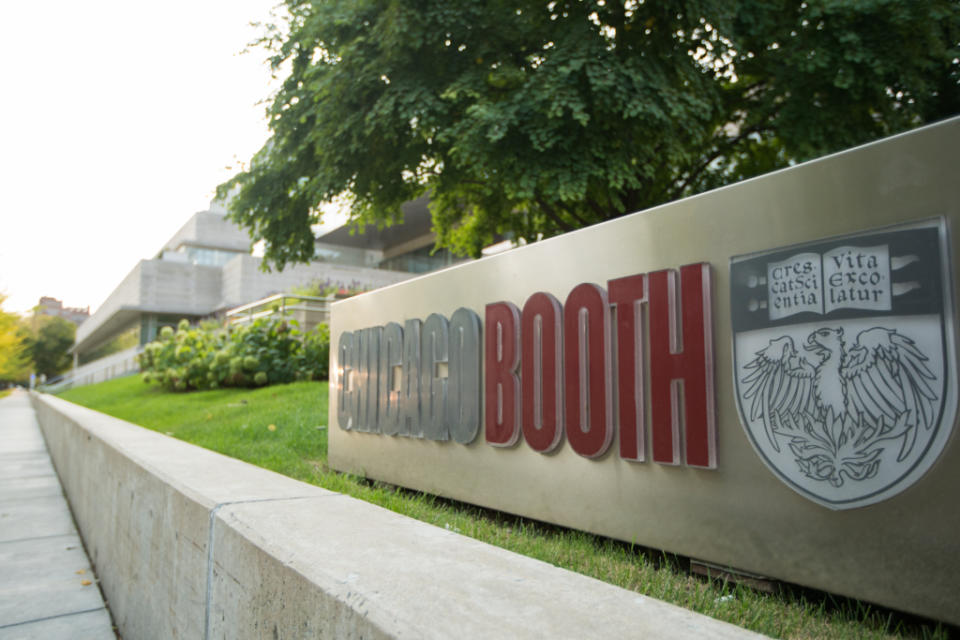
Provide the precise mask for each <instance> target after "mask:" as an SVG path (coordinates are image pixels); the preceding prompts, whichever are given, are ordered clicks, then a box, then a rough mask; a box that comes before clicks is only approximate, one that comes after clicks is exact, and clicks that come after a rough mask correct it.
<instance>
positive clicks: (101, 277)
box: [0, 0, 279, 312]
mask: <svg viewBox="0 0 960 640" xmlns="http://www.w3.org/2000/svg"><path fill="white" fill-rule="evenodd" d="M278 1H279V0H187V1H184V0H166V1H165V2H144V1H142V0H84V1H83V2H78V1H77V0H51V1H47V2H34V1H32V0H4V1H3V2H0V293H3V294H6V296H7V300H6V301H5V302H4V303H3V307H2V308H3V310H4V311H16V312H24V311H27V310H29V309H30V308H32V307H33V306H35V305H36V304H37V302H38V300H39V298H40V296H44V295H47V296H53V297H55V298H59V299H61V300H63V302H64V304H66V305H67V306H73V307H86V306H88V305H89V306H90V308H91V312H92V311H95V310H96V309H97V308H98V307H99V306H100V304H101V303H102V302H103V301H104V299H105V298H106V297H107V296H108V295H109V294H110V292H111V291H112V290H113V289H114V288H115V287H116V286H117V285H118V284H119V283H120V281H121V280H122V279H123V278H124V277H125V276H126V275H127V274H128V273H129V272H130V270H131V269H133V268H134V266H135V265H136V264H137V262H138V261H139V260H141V259H148V258H152V257H154V256H155V255H156V254H157V252H158V251H159V250H160V248H161V247H162V246H163V244H164V243H165V242H166V241H167V240H168V239H169V238H170V237H171V236H172V235H173V234H174V233H175V232H176V231H177V229H179V228H180V226H182V225H183V224H184V223H185V222H186V221H187V220H188V219H189V218H190V216H191V215H193V214H194V213H195V212H197V211H202V210H205V209H207V207H208V205H209V202H210V200H211V199H212V197H213V192H214V190H215V188H216V186H217V185H218V184H220V183H221V182H224V181H225V180H227V179H229V178H230V177H231V176H232V175H233V173H234V171H235V168H236V166H237V164H238V162H240V161H247V160H249V159H250V157H251V156H252V155H253V154H254V153H255V152H256V151H257V150H258V149H259V148H260V147H261V146H262V145H263V143H264V142H265V141H266V139H267V136H268V133H267V126H266V119H265V117H264V109H265V104H263V101H264V100H265V99H267V98H268V97H269V95H270V93H271V91H272V90H273V89H274V88H275V87H276V81H271V78H270V70H269V67H268V66H267V65H266V63H265V62H264V61H265V59H266V57H267V54H266V52H264V51H263V50H262V49H253V50H252V51H251V52H250V53H247V54H241V51H242V50H244V49H245V48H246V45H247V44H248V43H249V42H251V41H252V40H254V39H255V38H256V37H257V35H258V34H259V32H260V31H259V29H257V28H255V27H252V26H250V23H251V22H255V21H266V20H268V19H269V15H270V9H271V7H273V6H274V5H275V4H277V2H278ZM258 103H259V104H258ZM231 166H233V167H234V170H231V169H228V167H231Z"/></svg>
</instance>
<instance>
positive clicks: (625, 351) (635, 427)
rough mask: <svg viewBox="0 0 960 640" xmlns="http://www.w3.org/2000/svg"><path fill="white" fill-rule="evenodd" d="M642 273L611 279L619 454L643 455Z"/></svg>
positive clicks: (632, 457) (637, 457)
mask: <svg viewBox="0 0 960 640" xmlns="http://www.w3.org/2000/svg"><path fill="white" fill-rule="evenodd" d="M646 282H647V279H646V276H645V275H643V274H639V275H635V276H628V277H626V278H617V279H616V280H610V281H609V282H608V283H607V287H609V290H610V304H611V305H613V306H615V307H616V311H617V334H616V335H617V409H618V410H619V417H620V420H619V429H620V457H621V458H623V459H624V460H636V461H638V462H640V461H643V459H644V453H645V452H644V435H645V431H644V425H643V423H644V418H645V416H644V412H645V408H644V404H643V384H644V380H643V365H644V361H643V316H642V315H641V312H640V305H641V304H642V303H644V302H646V299H647V298H646Z"/></svg>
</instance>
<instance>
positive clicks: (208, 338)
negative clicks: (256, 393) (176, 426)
mask: <svg viewBox="0 0 960 640" xmlns="http://www.w3.org/2000/svg"><path fill="white" fill-rule="evenodd" d="M329 357H330V329H329V328H328V327H327V325H320V326H318V327H317V328H316V329H315V330H313V331H310V332H308V333H307V334H305V335H304V334H301V332H300V331H299V329H298V328H297V325H296V322H295V321H289V320H284V319H279V318H261V319H259V320H257V321H255V322H253V323H252V324H250V325H231V326H227V327H216V326H211V325H210V324H209V323H206V324H205V325H202V326H201V327H191V326H190V324H189V323H188V322H187V321H186V320H183V321H181V322H180V325H179V326H178V327H177V330H176V331H174V330H173V329H172V328H170V327H164V328H163V329H162V330H161V331H160V335H159V336H158V338H157V340H155V341H154V342H151V343H149V344H147V345H146V346H145V347H144V350H143V353H141V354H140V369H141V371H142V372H143V374H142V377H143V380H144V382H156V383H157V384H160V385H161V386H163V387H164V388H166V389H171V390H177V391H187V390H191V389H217V388H220V387H254V386H264V385H268V384H280V383H284V382H293V381H294V380H322V379H326V377H327V373H328V367H329V365H328V359H329Z"/></svg>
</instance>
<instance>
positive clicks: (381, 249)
mask: <svg viewBox="0 0 960 640" xmlns="http://www.w3.org/2000/svg"><path fill="white" fill-rule="evenodd" d="M225 214H226V210H225V209H224V208H223V206H222V205H221V204H219V203H217V202H216V201H214V202H213V203H211V206H210V209H209V210H208V211H201V212H199V213H196V214H194V215H193V216H192V217H191V218H190V219H189V220H188V221H187V222H186V224H184V225H183V227H181V228H180V230H179V231H177V233H175V234H174V236H173V237H172V238H170V240H169V241H167V242H166V243H165V244H164V245H163V246H162V247H161V248H160V250H159V251H158V252H157V254H156V255H155V256H154V257H152V258H149V259H146V260H141V261H140V262H139V263H138V264H137V265H136V266H135V267H134V268H133V269H132V270H131V271H130V273H128V274H127V276H126V277H125V278H124V279H123V280H122V281H121V282H120V284H119V285H117V287H116V289H114V290H113V292H112V293H111V294H110V295H109V296H108V297H107V299H106V301H104V303H103V304H102V305H101V306H100V308H99V309H97V311H96V312H95V313H94V314H93V315H92V316H90V318H89V320H87V321H86V322H84V323H83V324H82V325H81V326H80V327H78V329H77V337H76V342H75V344H74V346H73V347H72V353H73V356H74V365H75V367H74V373H75V375H76V374H77V373H79V372H80V370H79V369H78V368H77V367H78V366H80V365H85V367H82V368H85V369H91V367H93V366H94V365H97V366H99V368H100V369H103V370H104V372H103V373H102V375H98V376H97V378H96V379H97V380H102V379H107V378H109V377H112V376H113V375H118V374H119V373H122V372H125V371H126V370H130V369H132V368H135V355H136V353H137V352H138V351H139V348H140V347H141V346H142V345H144V344H146V343H147V342H150V341H151V340H154V339H155V338H156V336H157V333H158V331H159V330H160V328H162V327H163V326H175V325H176V324H177V322H179V321H180V320H181V319H183V318H186V319H188V320H190V321H197V320H200V319H203V318H209V317H216V316H218V315H221V314H222V313H224V312H225V311H226V310H228V309H231V308H234V307H237V306H240V305H243V304H246V303H249V302H252V301H255V300H259V299H261V298H264V297H266V296H269V295H271V294H275V293H284V292H290V291H291V289H293V288H294V287H298V286H304V285H307V284H309V283H313V282H320V283H323V284H325V285H329V286H331V287H333V288H335V289H347V290H367V289H375V288H378V287H382V286H386V285H390V284H394V283H396V282H401V281H403V280H406V279H408V278H411V277H413V276H414V275H416V274H418V273H424V272H427V271H433V270H436V269H439V268H442V267H445V266H447V265H449V264H452V263H453V262H454V259H453V258H452V256H451V255H450V254H449V253H448V252H446V251H438V252H435V253H433V254H432V255H431V251H432V248H433V241H434V235H433V233H432V232H431V230H430V229H431V220H430V213H429V211H428V210H427V198H421V199H418V200H415V201H412V202H410V203H408V204H407V205H405V206H404V223H403V224H399V225H394V226H392V227H388V228H384V229H379V230H377V229H370V228H368V229H367V231H366V233H363V234H358V233H354V232H352V231H351V230H350V229H348V228H347V227H344V226H341V227H338V228H334V229H332V230H330V231H328V232H325V233H321V234H320V235H319V236H318V238H317V243H316V247H317V251H316V260H315V261H314V262H311V263H309V264H299V265H291V266H288V267H287V268H285V269H284V270H283V271H270V272H267V271H263V270H262V269H261V265H262V258H260V257H258V256H255V255H253V253H252V251H251V239H250V236H249V235H248V234H247V232H246V231H245V230H243V229H242V228H240V227H239V226H237V225H236V224H234V223H233V222H231V221H230V220H228V219H227V218H226V217H225ZM88 363H90V364H88ZM89 381H95V380H89Z"/></svg>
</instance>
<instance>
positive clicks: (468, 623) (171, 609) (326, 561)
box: [33, 394, 757, 639]
mask: <svg viewBox="0 0 960 640" xmlns="http://www.w3.org/2000/svg"><path fill="white" fill-rule="evenodd" d="M33 398H34V406H35V408H36V411H37V417H38V420H39V422H40V425H41V428H42V430H43V433H44V437H45V438H46V441H47V447H48V448H49V450H50V454H51V457H52V458H53V461H54V465H55V466H56V469H57V473H58V474H59V476H60V480H61V482H62V484H63V487H64V491H65V492H66V494H67V498H68V500H69V502H70V505H71V507H72V509H73V513H74V517H75V518H76V521H77V526H78V528H79V529H80V533H81V536H82V537H83V539H84V542H85V544H86V546H87V550H88V552H89V554H90V559H91V560H92V562H93V563H94V565H95V567H96V572H97V575H98V576H99V577H100V581H101V585H102V587H103V591H104V594H105V595H106V597H107V600H108V602H109V606H110V609H111V611H112V612H113V616H114V619H115V621H116V624H117V627H118V629H119V632H120V634H121V635H122V636H123V637H124V638H131V639H134V638H136V639H139V638H249V637H269V638H290V637H297V638H306V637H311V638H312V637H335V638H450V637H461V638H480V637H482V638H491V637H510V638H527V637H529V638H540V637H564V638H586V637H657V638H693V637H696V638H702V637H709V638H744V637H757V636H756V635H755V634H752V633H750V632H747V631H744V630H742V629H739V628H738V627H735V626H732V625H729V624H727V623H723V622H718V621H716V620H713V619H711V618H707V617H705V616H702V615H699V614H695V613H691V612H689V611H687V610H685V609H682V608H680V607H676V606H673V605H669V604H666V603H663V602H660V601H658V600H655V599H652V598H648V597H645V596H640V595H638V594H636V593H634V592H631V591H627V590H624V589H619V588H617V587H613V586H610V585H608V584H605V583H602V582H599V581H597V580H594V579H592V578H587V577H584V576H581V575H578V574H575V573H572V572H570V571H566V570H563V569H558V568H556V567H553V566H551V565H548V564H546V563H543V562H540V561H537V560H533V559H530V558H526V557H524V556H520V555H517V554H514V553H512V552H509V551H505V550H503V549H500V548H497V547H493V546H491V545H487V544H484V543H482V542H478V541H476V540H473V539H471V538H467V537H465V536H461V535H459V534H456V533H454V532H451V531H447V530H444V529H440V528H438V527H434V526H432V525H428V524H425V523H422V522H418V521H416V520H412V519H410V518H407V517H405V516H401V515H398V514H396V513H393V512H391V511H388V510H385V509H381V508H380V507H377V506H374V505H371V504H368V503H366V502H363V501H360V500H355V499H353V498H350V497H348V496H344V495H340V494H337V493H333V492H330V491H326V490H324V489H320V488H318V487H314V486H312V485H308V484H304V483H302V482H298V481H296V480H292V479H290V478H287V477H285V476H281V475H279V474H276V473H273V472H271V471H267V470H264V469H260V468H259V467H254V466H252V465H249V464H247V463H244V462H241V461H239V460H234V459H232V458H227V457H225V456H222V455H219V454H217V453H214V452H211V451H207V450H206V449H201V448H199V447H195V446H193V445H190V444H187V443H184V442H181V441H179V440H176V439H174V438H169V437H167V436H164V435H162V434H159V433H156V432H153V431H150V430H148V429H144V428H141V427H138V426H136V425H133V424H130V423H128V422H124V421H122V420H118V419H116V418H111V417H109V416H106V415H104V414H101V413H97V412H95V411H91V410H89V409H85V408H83V407H79V406H77V405H73V404H71V403H69V402H65V401H63V400H60V399H58V398H55V397H51V396H45V395H40V394H34V395H33Z"/></svg>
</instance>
